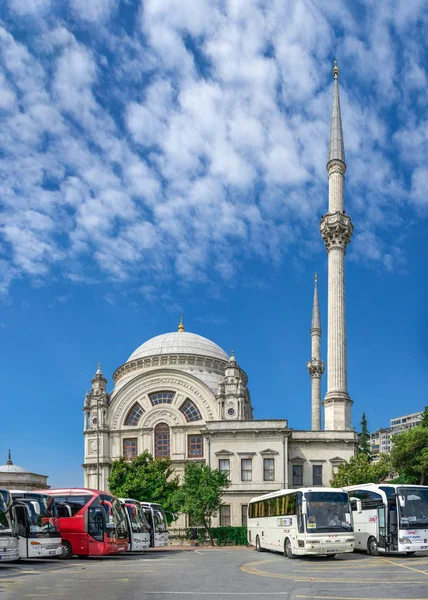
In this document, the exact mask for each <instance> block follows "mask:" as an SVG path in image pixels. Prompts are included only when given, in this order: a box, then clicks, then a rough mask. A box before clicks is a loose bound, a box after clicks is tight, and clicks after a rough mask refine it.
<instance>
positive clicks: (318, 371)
mask: <svg viewBox="0 0 428 600" xmlns="http://www.w3.org/2000/svg"><path fill="white" fill-rule="evenodd" d="M306 366H307V368H308V371H309V375H310V376H311V377H321V376H322V374H323V373H324V371H325V363H324V362H323V361H322V360H318V359H316V358H313V359H312V360H310V361H309V362H308V363H307V364H306Z"/></svg>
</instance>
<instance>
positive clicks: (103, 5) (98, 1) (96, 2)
mask: <svg viewBox="0 0 428 600" xmlns="http://www.w3.org/2000/svg"><path fill="white" fill-rule="evenodd" d="M69 3H70V7H71V9H72V11H73V13H74V14H75V15H76V16H77V17H79V18H81V19H82V20H84V21H90V22H91V23H100V22H105V21H107V20H108V19H110V17H111V16H112V14H113V12H114V10H115V8H116V6H117V2H116V0H69Z"/></svg>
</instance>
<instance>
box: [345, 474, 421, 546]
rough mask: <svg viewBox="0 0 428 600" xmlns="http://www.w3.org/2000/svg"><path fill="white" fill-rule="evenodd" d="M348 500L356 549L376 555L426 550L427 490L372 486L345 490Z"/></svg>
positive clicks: (396, 485) (351, 487)
mask: <svg viewBox="0 0 428 600" xmlns="http://www.w3.org/2000/svg"><path fill="white" fill-rule="evenodd" d="M345 489H346V490H347V491H348V494H349V498H350V501H351V508H352V514H353V519H354V528H355V549H356V550H366V551H367V552H368V554H371V555H373V556H376V555H377V554H379V553H385V552H401V553H406V554H414V553H415V552H419V551H422V550H428V487H427V486H422V485H399V484H375V483H367V484H364V485H354V486H349V487H346V488H345Z"/></svg>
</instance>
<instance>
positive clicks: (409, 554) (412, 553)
mask: <svg viewBox="0 0 428 600" xmlns="http://www.w3.org/2000/svg"><path fill="white" fill-rule="evenodd" d="M406 554H407V556H413V555H414V554H416V550H415V551H414V552H406Z"/></svg>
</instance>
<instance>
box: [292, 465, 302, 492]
mask: <svg viewBox="0 0 428 600" xmlns="http://www.w3.org/2000/svg"><path fill="white" fill-rule="evenodd" d="M302 486H303V465H293V487H302Z"/></svg>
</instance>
